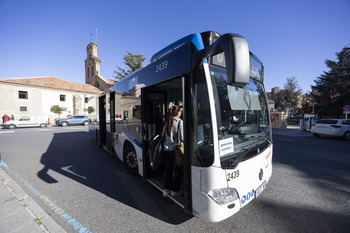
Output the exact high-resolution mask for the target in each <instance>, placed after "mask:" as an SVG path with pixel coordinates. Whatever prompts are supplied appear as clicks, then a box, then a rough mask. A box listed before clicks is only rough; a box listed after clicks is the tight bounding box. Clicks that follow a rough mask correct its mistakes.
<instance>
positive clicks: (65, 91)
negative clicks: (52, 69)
mask: <svg viewBox="0 0 350 233" xmlns="http://www.w3.org/2000/svg"><path fill="white" fill-rule="evenodd" d="M100 92H101V91H100V90H99V89H98V88H96V87H93V86H91V85H89V84H82V83H76V82H70V81H65V80H62V79H59V78H55V77H34V78H11V79H0V99H1V105H0V116H3V115H4V114H7V115H9V116H13V117H14V118H15V119H19V118H21V117H22V116H26V115H32V114H45V115H48V116H49V118H50V122H51V123H54V120H55V119H57V118H62V117H67V116H69V115H79V114H81V115H89V114H88V109H89V107H91V108H93V109H94V110H96V103H95V101H90V102H89V101H88V99H89V98H91V97H93V96H95V95H97V94H99V93H100ZM53 105H59V106H60V107H62V108H63V109H64V111H63V112H62V114H60V115H57V114H55V113H53V112H51V111H50V109H51V107H52V106H53Z"/></svg>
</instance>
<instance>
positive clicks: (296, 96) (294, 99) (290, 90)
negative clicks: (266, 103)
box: [278, 77, 302, 115]
mask: <svg viewBox="0 0 350 233" xmlns="http://www.w3.org/2000/svg"><path fill="white" fill-rule="evenodd" d="M301 95H302V90H301V89H300V87H299V84H298V81H297V78H296V77H288V78H287V80H286V83H285V84H284V90H283V91H282V93H281V96H280V101H279V106H278V108H279V109H280V110H282V111H285V112H288V114H289V115H293V114H294V113H296V112H297V110H298V104H299V103H300V98H301Z"/></svg>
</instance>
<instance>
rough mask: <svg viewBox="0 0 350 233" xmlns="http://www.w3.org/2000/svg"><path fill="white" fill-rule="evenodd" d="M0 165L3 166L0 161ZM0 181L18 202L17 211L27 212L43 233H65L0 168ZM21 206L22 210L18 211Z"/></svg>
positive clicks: (0, 167)
mask: <svg viewBox="0 0 350 233" xmlns="http://www.w3.org/2000/svg"><path fill="white" fill-rule="evenodd" d="M0 165H5V163H3V162H2V161H1V160H0ZM0 181H1V182H3V184H4V185H5V186H6V187H7V189H8V191H9V192H10V193H11V194H10V195H12V196H13V197H11V198H14V199H17V200H18V202H19V205H18V206H19V207H18V209H19V211H24V210H25V211H27V212H28V213H29V214H30V215H31V216H32V217H33V220H34V222H36V223H37V224H38V225H39V226H40V228H41V229H42V231H43V232H55V233H56V232H58V233H60V232H62V233H63V232H66V231H65V230H64V229H63V228H62V227H61V226H60V225H58V224H57V223H56V222H55V221H54V220H53V219H52V218H51V217H50V216H49V215H48V214H47V213H46V212H45V211H44V210H43V209H42V208H41V207H40V206H39V204H38V203H36V202H35V200H34V199H33V198H32V197H30V196H29V195H28V194H27V193H26V192H25V191H24V190H23V189H22V188H21V187H20V186H19V185H18V184H17V183H16V182H15V181H14V180H12V179H11V177H10V176H8V175H7V173H6V172H5V171H4V170H3V168H2V166H0ZM20 206H22V208H23V209H22V210H21V209H20V208H21V207H20Z"/></svg>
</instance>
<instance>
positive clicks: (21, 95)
mask: <svg viewBox="0 0 350 233" xmlns="http://www.w3.org/2000/svg"><path fill="white" fill-rule="evenodd" d="M18 98H19V99H28V91H18Z"/></svg>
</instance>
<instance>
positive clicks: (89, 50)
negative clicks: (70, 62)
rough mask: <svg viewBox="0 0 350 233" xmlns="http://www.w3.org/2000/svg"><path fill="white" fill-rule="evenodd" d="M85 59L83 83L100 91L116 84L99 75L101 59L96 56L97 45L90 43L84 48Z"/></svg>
mask: <svg viewBox="0 0 350 233" xmlns="http://www.w3.org/2000/svg"><path fill="white" fill-rule="evenodd" d="M86 54H87V55H86V59H85V83H86V84H91V85H93V86H94V87H97V88H98V89H100V90H101V91H104V90H106V89H108V88H109V87H111V86H113V85H114V84H116V83H117V82H116V81H114V80H110V79H105V78H103V77H102V76H101V73H100V64H101V59H100V58H99V57H98V56H97V43H95V42H93V41H90V44H88V46H87V47H86Z"/></svg>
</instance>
